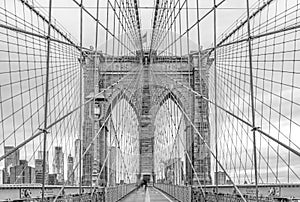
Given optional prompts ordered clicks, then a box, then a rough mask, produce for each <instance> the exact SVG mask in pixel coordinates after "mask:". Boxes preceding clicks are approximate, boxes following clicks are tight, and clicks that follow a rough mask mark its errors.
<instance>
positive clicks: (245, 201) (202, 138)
mask: <svg viewBox="0 0 300 202" xmlns="http://www.w3.org/2000/svg"><path fill="white" fill-rule="evenodd" d="M161 81H162V80H161ZM165 87H166V88H167V89H168V90H169V92H170V93H171V95H172V97H173V98H174V99H173V100H175V103H176V104H177V106H178V107H179V108H180V110H181V112H182V113H183V114H184V116H185V117H186V119H187V120H188V121H189V122H190V124H191V125H192V127H193V128H194V130H195V132H196V134H197V135H198V136H199V138H200V139H201V140H202V141H203V142H204V144H205V146H206V148H207V149H208V151H209V152H210V153H211V155H212V156H213V157H214V158H215V159H216V162H217V163H218V164H219V166H220V168H221V169H222V170H223V171H224V172H225V174H226V176H227V177H228V179H229V180H231V181H232V179H231V177H230V175H229V174H228V172H227V171H226V170H225V168H224V167H223V165H222V164H221V162H220V161H219V160H217V158H216V154H214V153H213V151H212V149H211V147H210V146H209V144H208V143H207V142H206V140H205V138H204V137H203V136H202V135H201V134H200V132H199V130H198V129H197V127H196V126H195V125H194V123H193V122H192V121H191V119H190V117H189V116H188V114H187V113H186V112H185V111H184V109H183V108H182V106H180V104H179V103H178V101H177V100H176V98H175V97H174V95H173V94H172V90H171V89H170V88H169V87H167V86H165ZM232 182H233V181H232ZM233 186H234V188H235V190H236V191H237V192H238V193H239V194H240V196H241V198H242V199H243V201H244V202H247V200H246V199H245V198H244V196H243V194H242V192H241V191H240V189H239V188H238V187H237V185H236V184H235V183H234V182H233Z"/></svg>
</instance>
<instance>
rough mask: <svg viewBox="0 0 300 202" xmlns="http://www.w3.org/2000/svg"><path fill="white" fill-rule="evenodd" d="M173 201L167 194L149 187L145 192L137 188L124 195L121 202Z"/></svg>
mask: <svg viewBox="0 0 300 202" xmlns="http://www.w3.org/2000/svg"><path fill="white" fill-rule="evenodd" d="M151 201H155V202H175V200H172V199H171V198H170V197H169V196H167V195H165V194H163V193H162V192H161V191H159V190H157V189H155V188H153V187H149V188H148V190H147V191H146V192H145V191H144V190H143V189H139V190H137V191H134V192H133V193H131V194H129V195H128V196H127V197H125V198H124V199H123V200H121V202H151Z"/></svg>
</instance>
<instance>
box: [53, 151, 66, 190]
mask: <svg viewBox="0 0 300 202" xmlns="http://www.w3.org/2000/svg"><path fill="white" fill-rule="evenodd" d="M54 152H55V153H54V162H53V173H54V174H57V183H58V184H63V183H64V180H65V179H64V153H63V151H62V147H55V150H54Z"/></svg>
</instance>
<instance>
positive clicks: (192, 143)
mask: <svg viewBox="0 0 300 202" xmlns="http://www.w3.org/2000/svg"><path fill="white" fill-rule="evenodd" d="M185 6H186V28H187V32H186V42H187V58H188V74H189V76H188V77H189V87H191V63H190V42H189V38H190V33H189V6H188V1H186V4H185ZM172 43H173V42H172ZM192 96H193V95H192ZM193 98H194V96H193ZM193 98H192V106H194V100H193ZM193 113H194V109H192V110H191V115H192V116H191V118H192V117H194V116H193ZM192 121H194V119H193V118H192ZM190 132H191V135H190V136H191V137H190V138H191V158H192V159H191V160H192V163H193V165H192V166H194V161H195V158H194V129H193V127H191V126H190ZM190 174H191V176H190V184H193V172H192V171H191V172H190Z"/></svg>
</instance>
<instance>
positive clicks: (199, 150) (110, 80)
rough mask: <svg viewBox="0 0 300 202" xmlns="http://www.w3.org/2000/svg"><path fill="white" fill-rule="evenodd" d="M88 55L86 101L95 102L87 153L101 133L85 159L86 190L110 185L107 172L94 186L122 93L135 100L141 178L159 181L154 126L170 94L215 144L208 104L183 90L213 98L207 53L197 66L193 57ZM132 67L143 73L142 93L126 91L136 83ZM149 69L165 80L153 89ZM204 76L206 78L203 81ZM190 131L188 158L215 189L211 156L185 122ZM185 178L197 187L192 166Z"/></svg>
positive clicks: (88, 111) (89, 112)
mask: <svg viewBox="0 0 300 202" xmlns="http://www.w3.org/2000/svg"><path fill="white" fill-rule="evenodd" d="M86 54H87V55H88V57H85V60H84V98H85V100H89V99H93V100H94V102H90V103H89V104H88V105H87V106H86V107H85V109H84V124H83V150H85V149H86V148H87V146H88V144H89V142H91V141H92V140H93V137H94V136H95V133H96V131H98V130H99V129H100V128H102V129H101V134H100V135H99V136H98V138H96V140H95V141H93V145H92V148H91V149H90V150H89V151H88V153H87V155H86V156H85V157H84V159H83V184H84V185H90V184H91V183H106V181H107V174H106V173H107V170H106V169H104V172H103V174H102V175H101V181H100V182H95V176H96V175H97V172H99V171H100V168H101V167H102V165H103V162H104V159H105V156H106V154H107V152H108V151H107V134H108V130H107V126H106V125H105V126H103V123H105V119H106V117H107V116H108V115H109V113H110V112H111V109H112V108H113V107H114V106H115V104H117V103H116V102H117V101H116V100H117V96H118V95H119V94H120V92H122V93H124V94H125V95H126V94H127V95H128V97H129V95H132V94H134V96H133V97H132V98H131V99H130V100H129V104H130V105H131V106H132V107H133V109H134V111H136V114H137V117H138V119H139V133H140V135H139V136H140V164H139V165H140V168H139V176H141V177H144V178H149V179H151V180H152V179H154V175H155V173H154V165H153V164H154V161H153V153H154V151H153V149H154V146H153V144H154V141H153V140H154V126H153V124H154V120H155V116H156V114H157V112H158V110H159V108H160V107H161V105H162V104H163V103H164V101H166V98H167V97H168V95H169V94H170V93H171V94H172V95H173V98H174V99H176V103H177V104H178V105H180V106H181V107H182V109H183V110H184V111H185V113H186V114H188V115H189V117H190V119H191V121H192V122H193V123H194V125H195V126H196V128H197V130H198V131H199V132H200V133H201V134H202V135H203V137H205V140H206V142H208V143H210V128H209V116H208V103H207V102H206V101H204V100H203V99H202V98H201V97H199V96H195V94H193V93H191V92H190V91H189V90H187V88H185V87H184V86H188V87H190V88H192V89H194V90H195V91H197V92H199V93H201V94H202V95H204V96H206V97H208V87H207V86H206V83H207V82H206V81H205V80H206V79H208V73H207V72H208V69H209V67H210V65H211V63H212V61H211V60H208V57H205V55H207V54H206V53H204V52H201V54H200V55H201V57H200V58H201V61H200V63H198V58H199V54H198V52H195V53H191V54H190V55H189V57H178V56H167V57H166V56H157V55H156V53H155V52H151V51H144V52H136V56H120V57H112V56H109V57H106V58H105V57H104V56H103V54H101V53H95V52H87V53H86ZM133 67H136V68H141V69H142V70H141V71H140V72H141V79H140V88H138V89H131V88H126V86H129V83H130V81H132V79H137V76H136V75H134V74H132V75H131V73H130V69H132V68H133ZM150 67H151V69H152V70H151V71H152V73H153V74H155V76H156V77H157V78H161V80H160V81H161V82H160V83H154V82H153V81H152V80H151V77H150ZM166 73H168V75H170V77H171V78H170V79H166V77H165V75H166ZM125 75H126V78H124V79H122V80H121V81H120V82H119V83H118V84H117V85H114V86H113V87H112V88H109V89H108V90H105V91H104V89H106V88H107V87H109V86H110V85H112V84H114V83H116V82H117V81H118V80H120V79H121V78H123V77H124V76H125ZM200 75H202V76H201V79H200ZM176 81H178V82H176ZM179 82H180V83H179ZM182 85H184V86H182ZM100 92H101V93H100ZM185 125H186V129H185V133H186V134H185V136H186V143H185V144H186V146H187V148H188V150H187V152H188V153H189V155H190V156H191V157H192V160H193V166H194V168H195V170H196V172H197V176H198V177H199V179H200V180H201V183H206V184H210V183H211V182H212V181H211V176H210V171H211V159H210V155H209V152H208V150H207V148H206V147H205V145H204V143H203V141H201V139H200V138H199V137H198V134H197V133H196V132H195V130H194V128H193V127H192V124H191V123H190V121H188V119H185ZM92 128H94V129H95V131H93V130H92ZM186 158H187V157H186ZM187 162H188V161H187ZM105 168H106V167H105ZM186 173H187V176H186V179H187V180H188V183H189V184H193V183H195V182H196V179H195V175H194V174H193V171H192V169H191V166H190V165H189V164H188V165H187V167H186Z"/></svg>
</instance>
